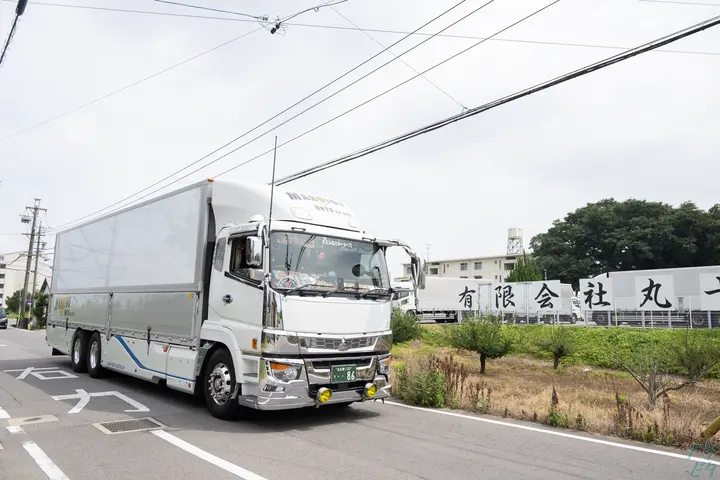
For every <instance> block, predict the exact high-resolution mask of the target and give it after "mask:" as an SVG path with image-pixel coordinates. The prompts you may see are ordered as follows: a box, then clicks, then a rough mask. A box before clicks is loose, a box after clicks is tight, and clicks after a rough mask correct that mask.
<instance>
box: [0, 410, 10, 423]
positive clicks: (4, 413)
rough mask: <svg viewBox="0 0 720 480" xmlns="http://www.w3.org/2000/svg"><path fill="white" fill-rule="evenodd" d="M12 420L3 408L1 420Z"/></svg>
mask: <svg viewBox="0 0 720 480" xmlns="http://www.w3.org/2000/svg"><path fill="white" fill-rule="evenodd" d="M8 418H10V415H8V413H7V412H6V411H5V410H4V409H3V408H2V407H0V420H6V419H8Z"/></svg>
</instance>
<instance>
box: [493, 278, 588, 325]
mask: <svg viewBox="0 0 720 480" xmlns="http://www.w3.org/2000/svg"><path fill="white" fill-rule="evenodd" d="M574 297H575V292H574V291H573V289H572V285H570V284H569V283H560V281H559V280H539V281H534V282H503V283H499V282H492V284H491V285H488V286H482V287H481V292H480V309H481V311H490V312H492V313H494V314H500V315H502V316H503V318H504V319H505V320H506V321H508V322H527V323H540V322H544V323H554V322H555V321H560V322H570V323H576V322H577V320H578V319H579V318H581V317H580V315H578V313H579V310H578V307H576V306H575V305H574V304H573V298H574Z"/></svg>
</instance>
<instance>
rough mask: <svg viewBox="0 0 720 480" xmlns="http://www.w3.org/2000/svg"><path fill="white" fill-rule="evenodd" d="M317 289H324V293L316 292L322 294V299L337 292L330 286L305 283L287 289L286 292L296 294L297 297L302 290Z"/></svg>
mask: <svg viewBox="0 0 720 480" xmlns="http://www.w3.org/2000/svg"><path fill="white" fill-rule="evenodd" d="M318 287H320V288H323V289H325V291H322V292H321V291H318V292H317V293H319V294H322V295H323V296H324V297H326V296H328V295H329V294H331V293H333V292H336V291H337V288H334V287H333V286H332V285H323V284H320V283H306V284H305V285H300V286H299V287H295V288H290V289H288V290H287V291H288V292H298V295H299V294H300V291H302V290H305V289H310V288H313V289H315V288H318ZM328 288H332V289H333V290H330V291H327V289H328Z"/></svg>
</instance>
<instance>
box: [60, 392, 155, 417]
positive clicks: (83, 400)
mask: <svg viewBox="0 0 720 480" xmlns="http://www.w3.org/2000/svg"><path fill="white" fill-rule="evenodd" d="M75 392H77V393H73V394H70V395H55V396H53V397H52V399H53V400H72V399H73V398H77V399H78V403H77V404H76V405H75V406H74V407H73V408H71V409H70V411H69V412H68V414H74V413H80V411H82V409H83V408H85V406H86V405H87V404H88V402H90V397H117V398H119V399H120V400H122V401H124V402H127V403H129V404H130V405H132V406H133V407H135V409H128V410H125V411H126V412H129V413H130V412H149V411H150V409H149V408H147V407H146V406H145V405H143V404H142V403H140V402H138V401H135V400H133V399H132V398H130V397H128V396H127V395H125V394H123V393H120V392H116V391H112V392H94V393H88V392H86V391H85V390H83V389H82V388H76V389H75Z"/></svg>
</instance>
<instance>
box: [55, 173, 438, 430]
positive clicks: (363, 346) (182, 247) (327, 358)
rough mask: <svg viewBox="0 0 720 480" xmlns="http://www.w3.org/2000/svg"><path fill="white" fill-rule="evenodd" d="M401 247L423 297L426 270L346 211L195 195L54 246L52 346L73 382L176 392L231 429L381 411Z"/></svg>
mask: <svg viewBox="0 0 720 480" xmlns="http://www.w3.org/2000/svg"><path fill="white" fill-rule="evenodd" d="M271 198H273V200H272V204H273V205H272V215H271V216H268V212H269V211H270V203H271ZM393 246H398V247H401V248H403V249H405V251H406V252H407V253H408V254H409V256H410V258H411V264H412V265H413V267H412V273H413V290H414V291H417V289H418V288H419V289H422V288H424V265H423V261H422V260H420V258H419V257H418V256H417V255H416V254H415V253H414V252H412V250H411V249H410V248H409V247H408V246H407V245H405V244H403V243H401V242H399V241H389V240H388V241H385V240H379V239H376V238H374V237H372V236H371V235H369V234H368V233H366V232H365V231H364V230H363V229H362V228H361V227H360V226H359V225H358V223H357V220H356V219H355V217H354V216H353V214H352V212H351V211H350V210H349V209H348V207H347V206H346V205H345V204H344V203H342V202H340V201H338V200H334V199H331V198H327V197H324V196H319V195H313V194H308V193H303V192H297V191H293V190H286V189H281V188H279V187H275V188H274V190H271V187H270V186H269V185H253V184H244V183H238V182H231V181H213V180H207V181H203V182H199V183H196V184H194V185H191V186H188V187H185V188H182V189H179V190H176V191H174V192H171V193H169V194H167V195H163V196H161V197H158V198H156V199H153V200H150V201H148V202H145V203H142V204H139V205H136V206H132V207H129V208H126V209H123V210H120V211H118V212H115V213H111V214H110V215H107V216H105V217H103V218H100V219H96V220H92V221H88V222H87V223H84V224H81V225H77V226H74V227H72V228H69V229H67V230H65V231H62V232H60V233H58V234H57V236H56V244H55V256H54V264H53V278H52V285H51V291H50V303H49V305H50V308H49V312H48V313H49V314H48V321H47V342H48V344H49V345H50V346H51V347H52V348H53V354H56V355H58V354H64V355H70V359H71V364H72V368H73V370H74V371H76V372H83V371H87V372H88V373H89V375H90V376H91V377H93V378H97V377H100V376H102V374H103V372H104V371H105V370H112V371H115V372H119V373H122V374H126V375H130V376H133V377H138V378H141V379H144V380H147V381H150V382H155V383H164V384H166V385H167V387H169V388H172V389H175V390H179V391H183V392H187V393H190V394H195V395H198V396H202V397H204V399H205V403H206V405H207V408H208V409H209V411H210V412H211V413H212V415H214V416H216V417H219V418H224V419H229V418H233V417H235V416H236V414H238V413H241V412H242V411H243V407H248V408H253V409H259V410H275V409H292V408H300V407H313V406H319V405H325V404H340V405H348V404H350V403H353V402H359V401H365V400H368V399H380V398H385V397H387V396H388V395H389V392H390V380H389V361H390V349H391V346H392V330H391V329H390V321H391V301H392V289H391V285H390V277H389V273H388V267H387V264H386V255H385V252H386V250H387V249H388V248H389V247H393Z"/></svg>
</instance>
